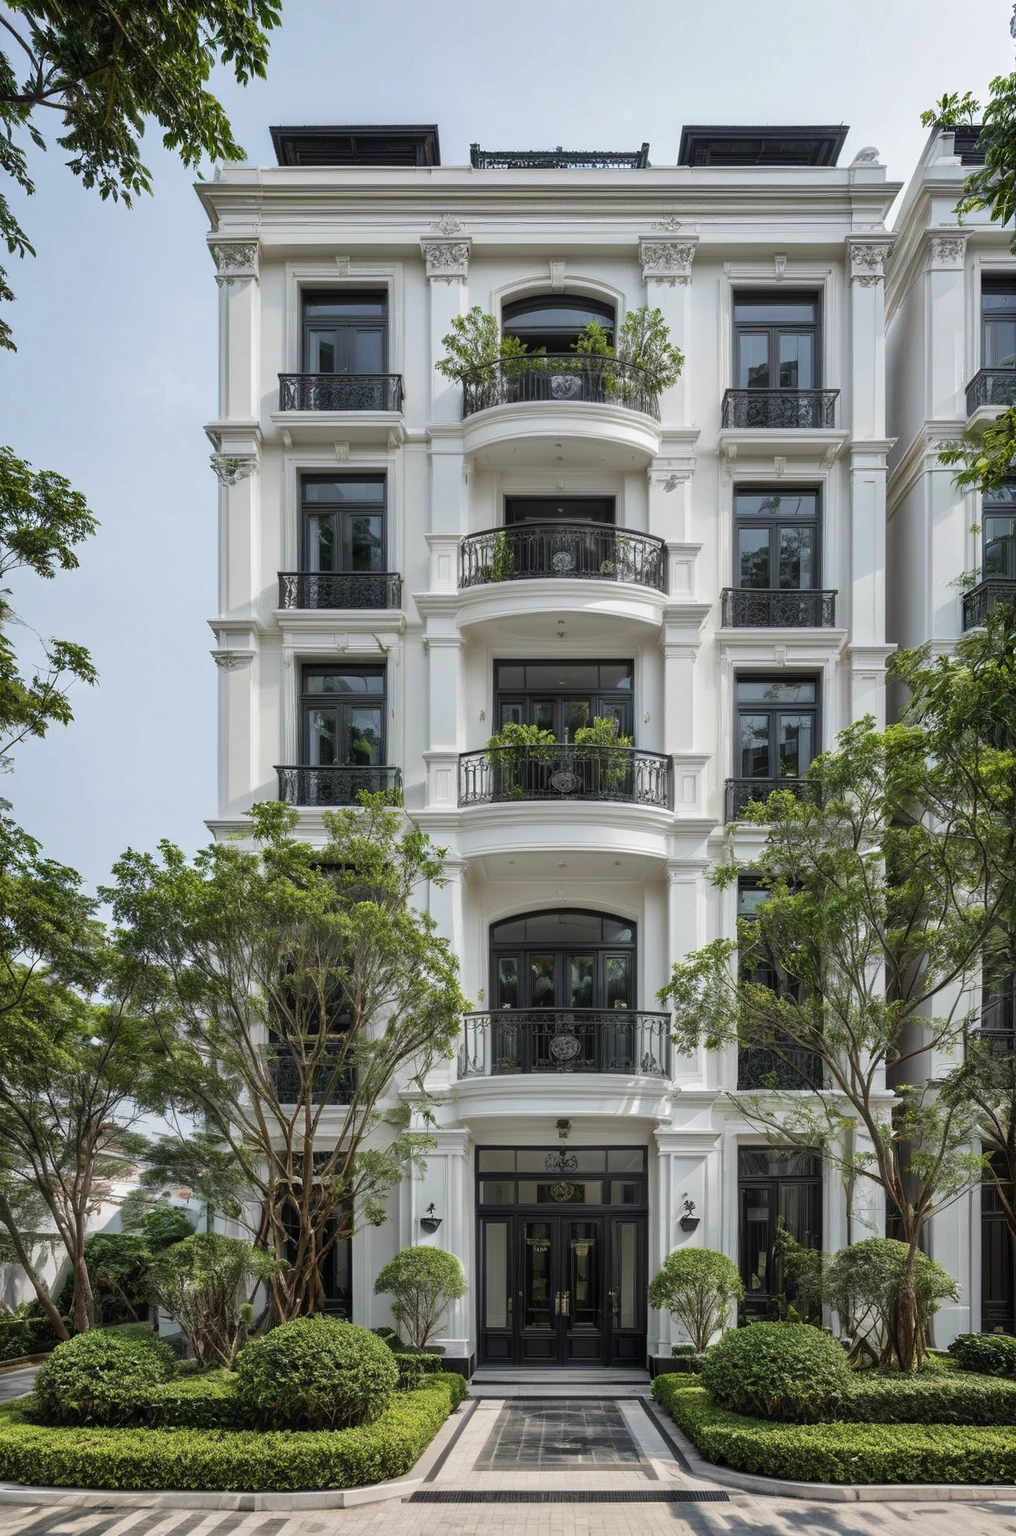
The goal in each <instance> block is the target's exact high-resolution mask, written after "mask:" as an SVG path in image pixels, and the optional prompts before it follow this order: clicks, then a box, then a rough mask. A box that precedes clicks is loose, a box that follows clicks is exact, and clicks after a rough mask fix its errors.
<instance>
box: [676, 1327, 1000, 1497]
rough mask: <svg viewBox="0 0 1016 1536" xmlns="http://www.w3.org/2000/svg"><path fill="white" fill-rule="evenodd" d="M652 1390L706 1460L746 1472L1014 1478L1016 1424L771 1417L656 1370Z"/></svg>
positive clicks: (826, 1478) (835, 1477) (876, 1479)
mask: <svg viewBox="0 0 1016 1536" xmlns="http://www.w3.org/2000/svg"><path fill="white" fill-rule="evenodd" d="M756 1326H757V1325H756ZM653 1397H654V1398H655V1400H656V1401H657V1402H658V1403H660V1404H661V1406H662V1407H663V1408H664V1410H665V1411H666V1412H667V1413H668V1414H669V1415H670V1417H671V1418H672V1419H673V1421H674V1423H675V1424H676V1425H677V1426H678V1428H679V1429H681V1430H683V1432H684V1433H685V1434H686V1435H687V1436H688V1438H689V1439H690V1440H691V1441H692V1443H693V1444H694V1445H695V1446H696V1447H697V1449H698V1450H699V1451H700V1452H701V1453H702V1455H703V1456H704V1457H705V1458H706V1459H707V1460H708V1461H713V1462H717V1463H719V1464H722V1465H725V1466H728V1467H734V1468H736V1469H737V1470H738V1471H741V1472H752V1473H756V1474H759V1475H761V1476H765V1477H781V1478H787V1479H789V1480H791V1481H803V1482H820V1483H939V1484H941V1483H1011V1482H1012V1481H1013V1480H1014V1479H1016V1428H1014V1427H1013V1426H1012V1425H1007V1426H1005V1427H1004V1428H1003V1427H998V1428H991V1427H968V1426H963V1425H953V1424H912V1423H911V1424H881V1423H879V1424H843V1423H839V1424H766V1423H763V1422H761V1421H760V1420H758V1419H749V1418H744V1417H742V1416H741V1415H740V1414H735V1413H728V1412H726V1411H725V1410H723V1409H721V1408H717V1407H716V1406H715V1405H714V1404H713V1403H712V1402H711V1401H710V1399H709V1395H708V1393H706V1392H704V1391H702V1390H700V1389H696V1388H695V1387H694V1386H692V1387H691V1389H689V1387H688V1383H687V1378H686V1377H681V1376H657V1377H656V1380H655V1381H654V1382H653Z"/></svg>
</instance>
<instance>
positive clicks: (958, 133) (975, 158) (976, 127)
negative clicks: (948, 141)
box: [952, 123, 984, 165]
mask: <svg viewBox="0 0 1016 1536" xmlns="http://www.w3.org/2000/svg"><path fill="white" fill-rule="evenodd" d="M952 135H953V152H954V154H957V155H959V158H960V164H961V165H983V164H984V150H983V149H981V148H980V147H979V140H980V137H981V125H980V123H957V124H956V127H955V128H954V129H953V130H952Z"/></svg>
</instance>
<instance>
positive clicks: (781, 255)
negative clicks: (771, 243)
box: [773, 251, 787, 283]
mask: <svg viewBox="0 0 1016 1536" xmlns="http://www.w3.org/2000/svg"><path fill="white" fill-rule="evenodd" d="M773 272H774V274H775V277H776V281H777V282H778V283H782V281H783V279H784V277H785V276H786V273H787V253H786V251H777V252H776V254H775V255H774V257H773Z"/></svg>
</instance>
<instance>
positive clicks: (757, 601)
mask: <svg viewBox="0 0 1016 1536" xmlns="http://www.w3.org/2000/svg"><path fill="white" fill-rule="evenodd" d="M720 597H721V598H722V601H723V624H724V627H725V628H727V629H831V628H832V626H833V625H834V624H835V623H836V593H835V592H823V591H820V590H818V589H817V588H804V587H802V588H798V589H795V590H794V591H786V590H784V589H783V588H782V587H780V588H761V587H724V589H723V591H722V592H721V593H720Z"/></svg>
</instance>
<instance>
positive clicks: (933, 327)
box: [917, 230, 971, 422]
mask: <svg viewBox="0 0 1016 1536" xmlns="http://www.w3.org/2000/svg"><path fill="white" fill-rule="evenodd" d="M967 238H968V237H967V235H966V234H965V233H963V232H962V231H960V230H950V231H949V232H948V233H945V234H929V235H928V236H927V241H928V264H927V267H926V269H925V276H924V314H925V321H924V338H925V346H926V347H927V356H926V358H925V359H924V360H923V361H924V377H925V381H926V384H925V389H926V399H925V403H924V409H923V411H922V412H921V414H922V415H923V416H924V417H925V418H926V420H928V421H939V422H941V421H957V422H960V421H966V418H967V405H966V396H965V388H966V384H967V369H968V367H969V366H970V363H971V359H970V358H969V356H968V353H967V348H966V347H965V346H964V345H963V338H964V337H966V335H967V329H968V327H967V305H966V271H965V269H966V255H967ZM920 361H921V360H920V359H918V360H917V363H918V366H920Z"/></svg>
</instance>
